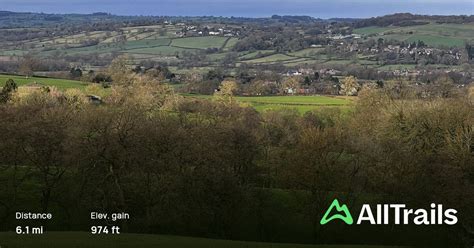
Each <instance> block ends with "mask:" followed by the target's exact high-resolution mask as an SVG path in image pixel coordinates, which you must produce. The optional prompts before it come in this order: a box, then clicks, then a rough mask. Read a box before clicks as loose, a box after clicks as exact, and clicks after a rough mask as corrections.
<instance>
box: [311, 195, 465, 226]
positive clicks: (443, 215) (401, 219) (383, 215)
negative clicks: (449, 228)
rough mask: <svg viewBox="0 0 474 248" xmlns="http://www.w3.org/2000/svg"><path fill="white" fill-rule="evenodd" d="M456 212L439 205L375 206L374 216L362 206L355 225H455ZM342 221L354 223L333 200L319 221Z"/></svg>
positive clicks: (347, 209) (350, 216)
mask: <svg viewBox="0 0 474 248" xmlns="http://www.w3.org/2000/svg"><path fill="white" fill-rule="evenodd" d="M457 212H458V211H456V210H455V209H446V210H444V209H443V205H441V204H434V203H432V204H431V209H430V210H426V209H409V208H406V205H405V204H377V205H376V211H375V215H374V212H373V211H372V208H371V207H370V205H369V204H364V205H362V209H361V210H360V213H359V218H358V219H357V223H356V224H357V225H359V224H361V223H362V222H364V221H365V222H369V223H370V224H371V225H387V224H392V223H393V224H395V225H400V224H403V225H408V224H415V225H442V224H446V225H455V224H456V223H457V222H458V218H457V217H456V214H457ZM336 219H339V220H342V221H343V222H345V223H346V224H347V225H352V224H353V223H354V221H353V219H352V215H351V213H350V212H349V208H348V207H347V206H346V205H345V204H342V205H341V204H339V201H338V200H337V199H335V200H334V201H333V202H332V204H331V206H329V208H328V210H327V211H326V213H325V214H324V216H323V218H322V219H321V221H320V224H321V225H325V224H327V223H328V222H331V221H333V220H336Z"/></svg>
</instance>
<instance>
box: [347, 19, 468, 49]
mask: <svg viewBox="0 0 474 248" xmlns="http://www.w3.org/2000/svg"><path fill="white" fill-rule="evenodd" d="M354 33H357V34H361V35H372V36H374V39H378V38H383V39H394V40H400V41H407V42H416V41H418V40H421V41H423V42H424V43H426V44H428V45H431V46H437V47H439V46H447V47H463V46H464V44H465V43H466V42H467V41H472V40H473V37H474V24H472V23H470V24H437V23H430V24H426V25H416V26H408V27H395V26H388V27H365V28H359V29H355V30H354Z"/></svg>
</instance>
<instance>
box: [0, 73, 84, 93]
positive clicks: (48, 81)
mask: <svg viewBox="0 0 474 248" xmlns="http://www.w3.org/2000/svg"><path fill="white" fill-rule="evenodd" d="M8 79H13V80H14V81H15V83H17V85H18V86H22V85H27V84H33V83H35V82H36V83H37V84H40V85H45V86H54V87H56V88H58V89H60V90H65V89H69V88H78V89H84V88H85V87H86V86H87V83H84V82H81V81H75V80H68V79H57V78H42V77H29V78H26V77H24V76H13V75H3V74H0V87H3V85H5V82H6V81H7V80H8Z"/></svg>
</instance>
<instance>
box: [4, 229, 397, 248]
mask: <svg viewBox="0 0 474 248" xmlns="http://www.w3.org/2000/svg"><path fill="white" fill-rule="evenodd" d="M0 247H2V248H30V247H31V248H33V247H34V248H38V247H48V248H65V247H68V248H76V247H77V248H108V247H113V248H128V247H130V248H132V247H133V248H135V247H140V248H148V247H150V248H152V247H153V248H155V247H159V248H191V247H192V248H221V247H222V248H254V247H255V248H265V247H272V248H366V247H367V248H389V247H391V248H394V247H395V246H369V245H300V244H277V243H260V242H245V241H231V240H217V239H204V238H190V237H180V236H168V235H147V234H120V235H116V236H97V235H92V234H89V233H85V232H51V233H47V234H44V235H43V236H31V235H30V236H19V235H17V234H15V233H12V232H10V233H0Z"/></svg>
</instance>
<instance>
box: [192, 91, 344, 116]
mask: <svg viewBox="0 0 474 248" xmlns="http://www.w3.org/2000/svg"><path fill="white" fill-rule="evenodd" d="M185 96H187V97H196V98H202V99H211V98H212V96H209V95H193V94H186V95H185ZM236 99H237V100H238V101H239V102H241V103H246V104H249V105H250V106H252V107H253V108H255V109H256V110H257V111H259V112H264V111H267V110H282V109H296V110H298V112H300V113H301V114H304V113H306V112H307V111H312V110H316V109H320V108H323V107H324V108H327V107H337V108H342V109H348V108H349V107H350V104H351V102H352V100H351V99H349V98H342V97H329V96H251V97H249V96H240V97H236Z"/></svg>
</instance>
